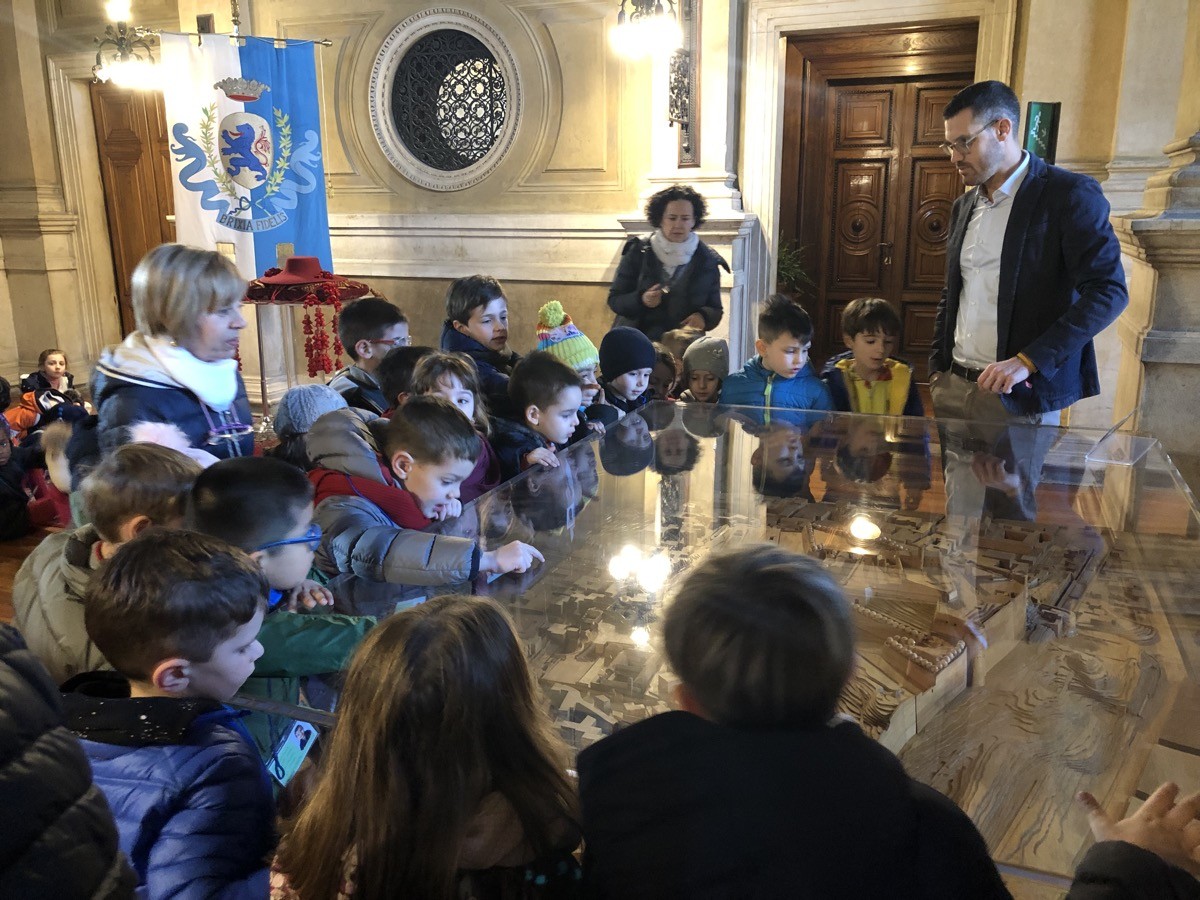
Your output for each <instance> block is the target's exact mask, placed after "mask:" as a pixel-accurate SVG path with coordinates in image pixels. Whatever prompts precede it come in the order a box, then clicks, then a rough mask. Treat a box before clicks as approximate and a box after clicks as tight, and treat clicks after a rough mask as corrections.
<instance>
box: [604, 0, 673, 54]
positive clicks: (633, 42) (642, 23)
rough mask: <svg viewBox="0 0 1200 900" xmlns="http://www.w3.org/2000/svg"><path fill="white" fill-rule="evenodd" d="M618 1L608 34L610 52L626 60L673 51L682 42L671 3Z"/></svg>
mask: <svg viewBox="0 0 1200 900" xmlns="http://www.w3.org/2000/svg"><path fill="white" fill-rule="evenodd" d="M666 3H667V5H666V7H664V6H663V0H621V8H620V9H619V10H618V11H617V27H616V28H614V29H613V30H612V32H611V33H610V34H609V40H610V41H611V43H612V46H613V49H614V50H616V51H617V52H618V53H620V54H621V55H622V56H624V57H626V58H628V59H640V58H641V57H643V56H649V55H650V54H651V53H654V52H658V51H662V50H674V49H675V48H676V47H678V46H679V45H680V43H681V41H682V39H683V34H682V32H681V31H680V29H679V19H678V16H677V15H676V13H675V0H666Z"/></svg>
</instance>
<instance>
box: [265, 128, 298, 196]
mask: <svg viewBox="0 0 1200 900" xmlns="http://www.w3.org/2000/svg"><path fill="white" fill-rule="evenodd" d="M273 108H274V110H275V128H276V129H278V131H279V156H278V157H277V161H276V163H275V165H274V166H273V167H272V168H271V174H270V175H268V176H267V193H266V197H270V196H271V195H272V194H275V193H277V192H278V191H279V188H280V186H281V185H282V184H283V176H284V174H285V173H286V172H287V170H288V166H289V165H290V164H291V160H292V120H291V117H290V116H288V115H287V113H285V112H284V111H283V110H282V109H280V108H279V107H278V106H276V107H273ZM266 197H264V199H266Z"/></svg>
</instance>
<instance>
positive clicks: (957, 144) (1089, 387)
mask: <svg viewBox="0 0 1200 900" xmlns="http://www.w3.org/2000/svg"><path fill="white" fill-rule="evenodd" d="M942 114H943V116H944V118H945V131H946V142H945V143H944V144H942V148H943V149H944V150H945V151H946V152H947V154H948V155H949V156H950V158H951V160H953V161H954V164H955V166H956V168H957V169H958V172H959V175H960V176H961V177H962V179H963V182H964V183H965V184H966V185H967V186H968V187H970V188H972V190H969V191H967V193H966V194H964V195H963V196H962V197H960V198H958V200H956V201H955V203H954V207H953V210H952V212H951V215H950V234H949V239H948V242H947V246H946V287H945V288H944V290H943V291H942V299H941V302H940V303H939V304H938V310H937V319H936V321H935V325H934V337H933V352H932V354H931V355H930V359H929V371H930V373H931V374H930V392H931V395H932V399H933V407H934V413H935V415H936V416H937V417H938V418H945V419H964V420H969V421H972V422H975V423H979V425H977V426H975V427H973V428H972V429H970V430H969V431H968V432H966V433H964V432H963V430H962V429H953V428H951V429H949V432H948V433H946V432H945V429H944V433H943V441H944V443H946V442H947V441H948V442H949V444H950V445H951V446H954V445H956V444H957V445H958V446H959V449H963V448H965V449H966V451H968V452H969V453H970V454H971V455H972V456H976V457H977V454H978V452H979V449H980V446H981V444H982V446H983V448H984V450H985V451H986V450H987V448H988V447H989V446H991V447H995V446H999V445H1003V446H1005V447H1009V448H1011V450H1012V453H1011V454H1009V453H1004V454H1000V456H999V457H997V456H996V454H995V452H994V451H988V455H990V456H991V457H992V458H991V459H990V460H981V459H979V458H972V459H971V460H970V462H971V464H972V471H973V474H974V477H975V480H976V481H978V482H980V483H981V484H982V485H983V486H984V487H985V488H988V489H998V490H1001V491H1004V492H1005V493H1007V494H1008V495H1009V497H1010V499H1015V500H1016V501H1017V506H1018V507H1024V509H1025V513H1026V514H1027V515H1030V516H1031V515H1032V512H1033V508H1032V493H1033V487H1034V486H1035V484H1036V480H1037V470H1038V469H1040V465H1041V459H1042V458H1043V457H1044V453H1045V450H1044V448H1043V447H1042V446H1041V444H1043V443H1046V442H1047V441H1048V438H1047V439H1044V440H1039V439H1037V438H1035V437H1034V436H1033V433H1032V432H1029V431H1025V432H1019V431H1018V432H1013V431H1011V430H1009V429H1007V428H1005V426H1010V425H1029V424H1045V425H1057V424H1058V421H1059V411H1060V410H1062V409H1064V408H1066V407H1068V406H1070V405H1071V404H1072V403H1074V402H1076V401H1077V400H1080V399H1082V398H1084V397H1091V396H1094V395H1096V394H1098V393H1099V392H1100V382H1099V377H1098V374H1097V372H1096V352H1095V348H1094V346H1093V344H1092V339H1093V338H1094V337H1095V336H1096V335H1097V334H1098V333H1099V332H1100V331H1102V330H1103V329H1104V328H1105V327H1106V326H1108V325H1109V324H1110V323H1111V322H1112V321H1113V320H1114V319H1116V317H1117V316H1118V315H1119V314H1120V312H1121V310H1123V309H1124V308H1125V306H1126V304H1127V303H1128V302H1129V297H1128V293H1127V292H1126V289H1125V276H1124V272H1123V270H1122V269H1121V250H1120V246H1119V244H1118V243H1117V239H1116V235H1115V234H1114V233H1113V230H1112V226H1111V225H1110V224H1109V221H1108V215H1109V205H1108V201H1106V200H1105V199H1104V195H1103V194H1102V193H1101V191H1100V186H1099V184H1097V183H1096V181H1095V180H1094V179H1092V178H1088V177H1087V176H1085V175H1078V174H1075V173H1073V172H1068V171H1066V170H1065V169H1060V168H1057V167H1055V166H1051V165H1047V164H1046V163H1045V162H1044V161H1042V160H1041V159H1039V158H1038V157H1037V156H1034V155H1033V154H1031V153H1029V152H1027V151H1025V150H1022V149H1021V145H1020V140H1019V137H1018V125H1019V121H1020V103H1019V101H1018V100H1017V97H1016V94H1014V93H1013V91H1012V89H1011V88H1009V87H1008V86H1007V85H1005V84H1002V83H1001V82H998V81H982V82H979V83H977V84H973V85H971V86H970V87H967V88H964V89H963V90H962V91H960V92H959V93H958V94H956V95H955V96H954V97H953V99H951V101H950V102H949V103H948V104H947V105H946V108H945V109H944V110H943V111H942ZM984 423H991V427H990V428H989V427H987V426H986V425H985V424H984ZM972 448H974V449H972ZM944 449H947V448H944ZM1010 456H1011V458H1009V457H1010ZM1022 470H1023V471H1022ZM950 476H951V473H950V472H949V471H948V472H947V478H948V481H949V478H950ZM953 487H955V485H951V484H949V483H948V485H947V489H948V493H951V494H952V493H953V490H952V488H953ZM1018 517H1022V516H1018Z"/></svg>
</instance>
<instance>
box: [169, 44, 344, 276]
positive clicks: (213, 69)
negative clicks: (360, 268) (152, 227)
mask: <svg viewBox="0 0 1200 900" xmlns="http://www.w3.org/2000/svg"><path fill="white" fill-rule="evenodd" d="M161 39H162V63H163V65H164V66H166V67H168V69H169V77H168V78H167V84H168V87H167V89H166V91H165V101H166V104H165V105H166V112H167V123H168V130H169V131H170V134H171V137H172V141H171V155H172V174H173V176H174V180H175V208H176V213H175V225H176V233H177V237H178V239H179V240H180V241H181V242H182V243H186V244H191V245H193V246H199V247H208V248H212V249H215V248H216V246H217V245H218V244H220V243H225V244H232V245H233V246H234V250H235V256H236V259H237V263H238V267H239V268H240V269H241V271H242V274H244V275H245V276H246V277H247V278H253V277H255V276H256V275H257V274H259V273H260V272H262V271H263V270H264V269H266V268H268V267H270V266H274V265H275V264H276V261H277V258H278V255H279V254H278V252H277V248H278V246H279V245H280V244H287V245H290V248H289V249H290V251H291V253H293V254H300V255H304V256H315V257H317V258H318V259H320V260H321V262H322V264H323V265H324V266H325V267H326V268H330V267H331V266H332V259H331V253H330V248H329V225H328V213H327V210H326V204H325V191H324V169H323V165H322V160H321V142H320V133H321V129H320V114H319V110H318V108H317V85H316V70H315V66H314V59H313V45H312V43H311V42H310V41H289V42H287V44H286V45H285V46H277V44H276V42H275V41H273V40H266V39H262V38H254V37H245V38H241V39H240V42H234V41H229V40H227V39H224V38H222V37H220V36H213V37H209V38H207V39H206V40H205V41H204V43H203V44H202V45H197V44H195V43H193V42H192V41H191V40H190V39H189V38H188V36H186V35H172V34H163V35H162V36H161Z"/></svg>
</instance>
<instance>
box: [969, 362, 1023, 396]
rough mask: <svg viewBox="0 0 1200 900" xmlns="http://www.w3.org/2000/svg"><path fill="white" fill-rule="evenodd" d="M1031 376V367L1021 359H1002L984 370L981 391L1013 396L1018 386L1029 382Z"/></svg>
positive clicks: (981, 378) (980, 381)
mask: <svg viewBox="0 0 1200 900" xmlns="http://www.w3.org/2000/svg"><path fill="white" fill-rule="evenodd" d="M1030 374H1032V373H1031V372H1030V371H1029V366H1027V365H1025V363H1023V362H1021V360H1020V358H1018V357H1016V356H1014V357H1012V358H1010V359H1002V360H1000V361H999V362H994V363H990V364H989V365H988V366H987V367H986V368H984V370H983V373H982V374H981V375H980V376H979V389H980V390H981V391H991V392H992V393H993V394H1011V393H1012V389H1013V388H1014V387H1015V386H1016V385H1018V384H1020V383H1021V382H1022V381H1028V380H1029V376H1030Z"/></svg>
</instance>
